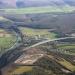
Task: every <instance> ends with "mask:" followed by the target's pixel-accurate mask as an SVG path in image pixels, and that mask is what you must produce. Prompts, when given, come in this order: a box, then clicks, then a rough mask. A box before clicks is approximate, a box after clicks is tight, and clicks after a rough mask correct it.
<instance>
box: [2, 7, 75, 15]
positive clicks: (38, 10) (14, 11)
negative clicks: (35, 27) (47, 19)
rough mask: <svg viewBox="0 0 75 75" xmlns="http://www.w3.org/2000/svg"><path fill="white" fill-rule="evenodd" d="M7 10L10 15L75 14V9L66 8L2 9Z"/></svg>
mask: <svg viewBox="0 0 75 75" xmlns="http://www.w3.org/2000/svg"><path fill="white" fill-rule="evenodd" d="M1 10H5V13H8V14H32V13H51V12H64V13H68V12H73V11H74V10H75V7H70V6H64V7H57V6H45V7H28V8H19V9H18V8H17V9H1Z"/></svg>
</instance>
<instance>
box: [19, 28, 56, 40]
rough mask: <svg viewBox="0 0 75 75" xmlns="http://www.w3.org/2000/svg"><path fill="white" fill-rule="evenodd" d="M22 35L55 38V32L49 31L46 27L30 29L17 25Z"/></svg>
mask: <svg viewBox="0 0 75 75" xmlns="http://www.w3.org/2000/svg"><path fill="white" fill-rule="evenodd" d="M19 29H20V30H21V32H22V34H23V35H26V36H29V37H40V38H48V39H54V38H56V35H57V34H55V33H52V32H49V30H48V29H32V28H27V27H19Z"/></svg>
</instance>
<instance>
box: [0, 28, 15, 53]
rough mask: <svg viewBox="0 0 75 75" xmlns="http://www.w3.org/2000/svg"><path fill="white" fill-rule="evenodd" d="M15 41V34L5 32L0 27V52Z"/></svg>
mask: <svg viewBox="0 0 75 75" xmlns="http://www.w3.org/2000/svg"><path fill="white" fill-rule="evenodd" d="M15 41H16V37H15V36H13V35H12V34H10V33H8V32H6V31H5V30H3V29H0V52H4V50H6V49H8V48H10V47H11V46H13V44H14V43H15Z"/></svg>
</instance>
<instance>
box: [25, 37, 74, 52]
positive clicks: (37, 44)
mask: <svg viewBox="0 0 75 75" xmlns="http://www.w3.org/2000/svg"><path fill="white" fill-rule="evenodd" d="M70 38H75V37H63V38H57V39H51V40H50V39H49V40H45V41H42V42H39V43H36V44H34V45H32V46H29V47H27V48H25V49H24V51H25V50H28V49H30V48H33V47H36V46H39V45H42V44H45V43H47V42H53V41H60V40H65V39H70Z"/></svg>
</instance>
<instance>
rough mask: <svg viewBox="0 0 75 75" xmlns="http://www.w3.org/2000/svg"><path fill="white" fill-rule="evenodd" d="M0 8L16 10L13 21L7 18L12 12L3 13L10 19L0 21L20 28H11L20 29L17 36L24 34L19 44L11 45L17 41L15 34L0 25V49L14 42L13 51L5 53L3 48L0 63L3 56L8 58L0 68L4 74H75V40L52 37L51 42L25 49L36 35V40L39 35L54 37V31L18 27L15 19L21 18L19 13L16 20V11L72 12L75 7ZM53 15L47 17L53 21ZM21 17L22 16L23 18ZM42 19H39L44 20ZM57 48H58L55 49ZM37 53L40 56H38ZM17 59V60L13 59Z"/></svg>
mask: <svg viewBox="0 0 75 75" xmlns="http://www.w3.org/2000/svg"><path fill="white" fill-rule="evenodd" d="M1 10H4V11H5V13H7V14H16V16H15V18H17V19H14V20H15V21H12V20H10V18H11V17H12V15H11V17H10V16H7V15H6V16H7V18H9V19H7V18H4V17H0V23H2V22H3V24H2V25H4V24H5V26H6V25H7V26H10V27H11V26H15V27H16V28H18V29H19V30H20V31H19V30H16V29H14V30H15V31H17V32H18V34H20V32H21V34H20V35H19V36H21V37H22V38H23V37H24V39H23V41H17V42H18V43H22V42H23V43H22V44H23V45H22V46H20V47H18V48H14V46H13V45H14V43H15V42H16V39H15V37H14V36H12V35H11V34H9V33H8V32H6V31H5V30H3V29H0V49H1V50H0V51H2V52H3V51H4V50H6V49H9V48H10V47H11V46H13V48H12V51H11V50H10V51H9V52H8V53H7V52H6V54H7V55H4V56H3V58H1V59H2V60H1V61H2V62H0V65H2V63H3V64H4V61H3V59H4V60H5V59H6V60H7V61H6V62H5V66H3V67H2V68H1V69H2V71H3V75H19V74H20V75H71V73H72V74H75V43H74V41H71V42H67V44H66V42H57V41H53V42H50V43H49V42H48V43H46V44H42V45H40V46H37V47H35V48H30V49H27V50H26V47H29V46H30V45H33V44H34V43H35V41H36V40H35V39H37V41H38V40H39V38H41V39H40V40H41V41H42V39H43V41H44V40H47V39H55V38H57V37H56V36H57V34H55V33H53V32H49V29H35V28H34V29H32V28H27V27H21V25H20V27H18V26H17V25H16V23H15V22H17V21H18V22H19V21H20V20H21V19H20V17H19V20H18V17H17V14H33V15H34V13H37V14H38V13H53V12H54V13H57V12H58V13H59V12H62V13H71V12H73V11H74V10H75V8H74V7H69V6H66V7H60V8H58V7H50V6H48V7H30V8H22V9H1ZM1 10H0V11H1ZM28 16H29V15H28ZM28 16H27V17H28ZM27 17H25V18H27ZM33 17H34V16H33ZM33 17H32V18H31V21H32V22H34V20H33ZM49 17H50V16H49ZM59 17H60V16H59ZM61 17H62V16H61ZM21 18H22V17H21ZM28 18H30V17H28ZM44 18H45V17H44ZM52 18H53V19H49V21H50V20H51V21H52V22H55V21H56V20H57V18H56V16H54V17H52ZM11 19H12V18H11ZM34 19H36V20H37V16H36V17H34ZM40 19H41V18H40ZM24 20H25V19H24ZM24 20H23V19H22V21H24ZM38 20H39V18H38ZM44 21H47V20H44ZM44 21H42V22H43V23H44ZM12 23H14V24H15V25H13V24H12ZM20 24H21V23H20ZM24 24H25V22H24ZM49 24H50V23H49ZM55 24H56V23H55ZM60 24H61V23H60ZM38 25H39V24H38ZM45 26H46V25H45ZM54 27H55V26H54ZM11 28H12V27H11ZM59 28H60V27H58V32H60V34H59V36H60V35H61V31H59V30H60V29H59ZM19 36H18V37H19ZM31 40H32V41H31ZM38 42H39V41H38ZM72 42H73V43H72ZM62 43H63V44H62ZM25 44H26V45H27V46H26V45H25ZM15 46H17V45H15ZM57 50H59V51H58V52H57ZM22 51H23V53H22ZM23 54H24V55H23ZM39 54H40V56H38V55H39ZM21 55H22V56H21ZM26 55H27V56H26ZM41 55H43V56H41ZM12 59H13V60H12ZM17 60H18V62H16V61H17ZM19 60H20V61H19ZM9 62H10V63H9ZM15 62H16V63H15ZM19 63H20V64H19ZM22 63H23V64H22ZM28 63H30V64H28ZM6 64H7V65H6ZM9 65H10V66H9Z"/></svg>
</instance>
